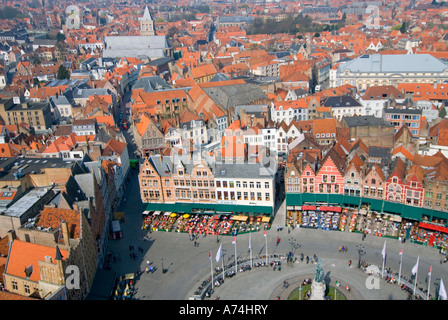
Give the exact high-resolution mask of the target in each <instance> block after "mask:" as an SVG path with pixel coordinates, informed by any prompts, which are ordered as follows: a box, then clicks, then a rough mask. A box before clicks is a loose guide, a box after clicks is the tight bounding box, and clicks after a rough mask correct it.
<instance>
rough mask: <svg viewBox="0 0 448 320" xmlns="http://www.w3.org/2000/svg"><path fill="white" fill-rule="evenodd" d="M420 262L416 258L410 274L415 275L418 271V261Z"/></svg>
mask: <svg viewBox="0 0 448 320" xmlns="http://www.w3.org/2000/svg"><path fill="white" fill-rule="evenodd" d="M419 260H420V256H418V257H417V263H416V264H415V266H414V267H413V268H412V274H413V275H415V274H416V273H417V271H418V261H419Z"/></svg>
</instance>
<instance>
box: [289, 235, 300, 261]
mask: <svg viewBox="0 0 448 320" xmlns="http://www.w3.org/2000/svg"><path fill="white" fill-rule="evenodd" d="M288 241H289V244H290V245H291V253H292V256H294V255H295V253H296V249H297V248H300V244H299V243H297V240H296V239H294V238H292V237H291V238H289V239H288ZM291 259H292V257H291Z"/></svg>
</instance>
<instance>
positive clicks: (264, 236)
mask: <svg viewBox="0 0 448 320" xmlns="http://www.w3.org/2000/svg"><path fill="white" fill-rule="evenodd" d="M264 237H265V238H266V230H264Z"/></svg>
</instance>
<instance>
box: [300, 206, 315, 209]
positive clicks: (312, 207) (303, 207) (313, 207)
mask: <svg viewBox="0 0 448 320" xmlns="http://www.w3.org/2000/svg"><path fill="white" fill-rule="evenodd" d="M302 210H316V206H302Z"/></svg>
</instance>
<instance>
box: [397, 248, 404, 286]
mask: <svg viewBox="0 0 448 320" xmlns="http://www.w3.org/2000/svg"><path fill="white" fill-rule="evenodd" d="M402 264H403V249H401V251H400V270H398V285H400V284H401V265H402Z"/></svg>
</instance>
